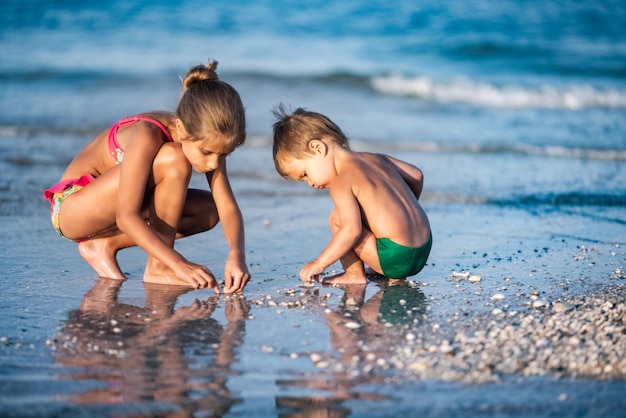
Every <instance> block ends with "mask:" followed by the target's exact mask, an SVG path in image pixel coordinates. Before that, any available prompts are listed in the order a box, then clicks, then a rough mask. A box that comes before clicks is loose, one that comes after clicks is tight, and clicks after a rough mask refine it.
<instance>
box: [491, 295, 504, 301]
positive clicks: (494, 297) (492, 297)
mask: <svg viewBox="0 0 626 418" xmlns="http://www.w3.org/2000/svg"><path fill="white" fill-rule="evenodd" d="M505 298H506V296H504V294H502V293H496V294H495V295H493V296H491V299H492V300H502V299H505Z"/></svg>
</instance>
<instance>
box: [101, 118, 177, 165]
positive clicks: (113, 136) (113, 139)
mask: <svg viewBox="0 0 626 418" xmlns="http://www.w3.org/2000/svg"><path fill="white" fill-rule="evenodd" d="M140 120H143V121H145V122H150V123H152V124H154V125H156V126H158V127H159V128H161V130H162V131H163V133H164V134H165V136H166V137H167V140H168V141H169V142H172V141H173V139H172V136H171V135H170V133H169V132H168V131H167V129H166V128H165V126H164V125H163V124H162V123H161V122H159V121H158V120H156V119H152V118H149V117H147V116H141V115H135V116H131V117H127V118H124V119H121V120H119V121H117V122H116V123H115V124H114V125H113V126H112V127H111V132H109V154H110V155H111V158H113V160H114V161H115V164H119V163H121V162H122V160H123V159H124V149H123V148H122V147H120V144H119V143H118V142H117V130H118V129H119V127H120V126H123V125H128V124H131V123H135V122H138V121H140Z"/></svg>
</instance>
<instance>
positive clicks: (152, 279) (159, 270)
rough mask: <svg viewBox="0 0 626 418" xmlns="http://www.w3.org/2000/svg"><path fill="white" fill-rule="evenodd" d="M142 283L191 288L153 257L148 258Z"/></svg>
mask: <svg viewBox="0 0 626 418" xmlns="http://www.w3.org/2000/svg"><path fill="white" fill-rule="evenodd" d="M143 281H144V282H145V283H157V284H167V285H177V286H187V287H193V286H192V285H191V284H190V283H188V282H186V281H184V280H182V279H180V278H178V276H176V274H174V272H173V271H172V270H170V269H169V268H167V267H166V266H165V265H164V264H163V263H161V262H160V261H159V260H157V259H156V258H153V257H148V262H147V263H146V270H145V271H144V273H143Z"/></svg>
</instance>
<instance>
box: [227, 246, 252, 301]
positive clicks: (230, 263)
mask: <svg viewBox="0 0 626 418" xmlns="http://www.w3.org/2000/svg"><path fill="white" fill-rule="evenodd" d="M249 280H250V273H249V272H248V267H247V266H246V260H245V257H244V256H243V254H241V253H240V252H237V251H231V252H230V254H228V259H226V265H225V266H224V293H236V292H241V291H243V288H244V287H246V284H247V283H248V281H249Z"/></svg>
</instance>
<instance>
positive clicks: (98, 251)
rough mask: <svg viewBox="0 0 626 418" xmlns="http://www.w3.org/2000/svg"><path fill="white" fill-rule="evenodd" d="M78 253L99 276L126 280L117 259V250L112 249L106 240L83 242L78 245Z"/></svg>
mask: <svg viewBox="0 0 626 418" xmlns="http://www.w3.org/2000/svg"><path fill="white" fill-rule="evenodd" d="M78 252H79V254H80V255H81V257H83V259H85V261H86V262H87V263H88V264H89V265H90V266H91V267H92V268H93V269H94V270H95V271H96V273H97V274H98V276H100V277H106V278H109V279H117V280H126V276H124V274H123V273H122V271H121V270H120V266H119V264H117V260H116V258H115V256H116V254H117V250H112V249H110V248H109V246H108V245H107V240H106V239H104V238H103V239H92V240H88V241H83V242H81V243H79V244H78Z"/></svg>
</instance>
